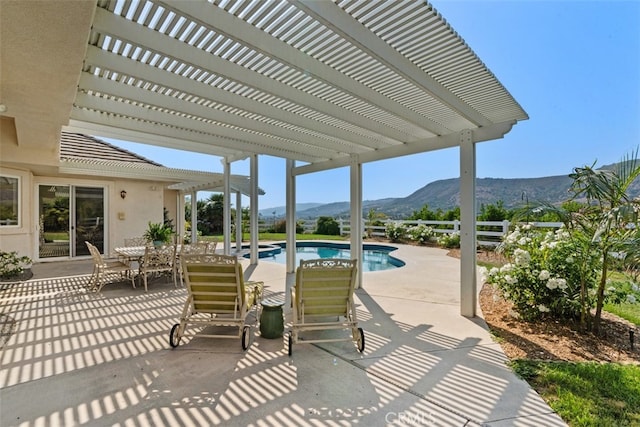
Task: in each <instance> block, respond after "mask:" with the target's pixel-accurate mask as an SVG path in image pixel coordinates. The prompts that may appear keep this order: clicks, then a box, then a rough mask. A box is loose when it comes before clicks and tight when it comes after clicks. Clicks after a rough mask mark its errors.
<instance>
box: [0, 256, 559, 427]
mask: <svg viewBox="0 0 640 427" xmlns="http://www.w3.org/2000/svg"><path fill="white" fill-rule="evenodd" d="M394 246H397V247H398V248H399V249H398V250H397V251H395V252H394V253H393V256H395V257H398V258H400V259H402V260H403V261H405V262H406V265H405V266H404V267H402V268H399V269H394V270H386V271H377V272H371V273H364V275H363V289H359V290H357V291H356V304H357V314H358V318H359V321H360V326H361V327H362V328H363V329H364V331H365V337H366V349H365V351H364V353H363V354H360V353H358V352H357V351H356V349H355V347H354V346H353V344H352V343H350V342H346V343H326V344H297V345H294V347H293V356H291V357H289V356H288V354H287V346H286V343H285V341H286V340H285V339H284V338H283V339H265V338H262V337H260V334H259V331H254V337H253V342H252V345H251V347H250V348H249V350H248V351H246V352H243V351H242V349H241V345H240V340H239V339H234V340H228V339H227V340H225V339H211V338H204V337H197V336H196V337H195V338H193V339H191V340H185V341H186V342H184V343H182V344H181V345H180V346H179V347H177V348H176V349H171V348H170V347H169V345H168V336H169V329H170V328H171V325H172V324H173V323H175V322H176V321H177V320H178V317H179V314H180V311H181V309H182V305H183V303H184V299H185V295H186V292H185V290H184V289H180V288H178V289H176V288H174V286H173V284H172V283H168V282H166V281H164V280H162V279H160V280H159V281H155V282H152V283H151V284H150V286H149V292H148V293H145V292H144V289H143V288H140V287H138V288H136V289H132V288H131V286H130V284H127V283H126V282H123V283H117V284H111V285H107V286H105V287H104V289H103V291H102V293H101V294H94V293H91V292H88V291H86V289H85V288H84V284H85V283H86V280H87V277H88V274H90V272H91V269H92V266H91V263H90V261H67V262H56V263H40V264H35V265H34V266H33V271H34V278H33V279H31V280H30V281H27V282H23V283H20V284H16V285H13V286H8V285H0V286H1V288H0V289H2V291H1V292H0V299H1V300H2V312H1V313H2V315H3V318H4V323H3V330H2V332H3V334H2V350H0V357H1V366H0V425H2V426H39V425H42V426H55V425H61V426H62V425H64V426H69V425H81V424H85V425H91V426H103V425H105V426H106V425H120V426H125V425H126V426H129V425H131V426H147V425H149V426H182V425H202V426H210V425H234V426H235V425H238V426H240V425H242V426H250V425H255V426H286V425H290V426H318V425H345V426H348V425H356V424H357V425H366V426H386V425H438V426H465V427H476V426H542V425H544V426H564V425H566V424H565V423H564V422H563V421H562V420H561V419H560V418H559V417H558V416H557V415H556V414H555V413H554V412H553V411H552V410H551V409H550V408H549V406H548V405H547V404H546V403H545V402H544V401H543V400H542V399H541V398H540V397H539V396H538V395H537V394H536V393H535V391H533V390H532V389H531V388H530V387H529V386H528V384H527V383H526V382H524V381H523V380H521V379H519V378H517V377H516V376H515V375H514V374H513V373H512V371H511V370H510V369H509V368H508V367H507V366H506V365H505V362H506V361H507V358H506V357H505V355H504V353H503V352H502V350H501V348H500V346H499V344H497V343H495V342H494V341H492V339H491V336H490V334H489V332H488V330H487V326H486V324H485V322H484V321H483V319H482V318H481V317H476V318H473V319H469V318H465V317H462V316H460V315H459V287H460V263H459V260H457V259H455V258H451V257H448V256H446V251H445V250H443V249H438V248H425V247H416V246H409V245H394ZM242 263H243V265H244V266H245V278H246V279H247V280H262V281H264V282H265V293H266V296H267V297H271V298H276V299H280V300H281V301H285V295H286V289H287V287H288V286H291V284H292V283H293V280H294V277H293V275H292V274H287V273H286V271H285V267H284V266H283V265H280V264H277V263H273V262H267V261H264V260H260V262H259V264H258V265H257V266H250V265H248V261H247V260H243V261H242ZM478 311H479V310H478ZM285 314H286V320H289V316H290V309H288V304H285Z"/></svg>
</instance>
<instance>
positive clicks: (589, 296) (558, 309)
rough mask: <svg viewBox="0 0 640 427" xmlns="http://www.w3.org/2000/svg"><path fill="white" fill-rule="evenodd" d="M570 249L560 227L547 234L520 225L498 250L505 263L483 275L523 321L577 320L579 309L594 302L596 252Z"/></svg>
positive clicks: (573, 245) (572, 244) (598, 265)
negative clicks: (552, 318) (510, 303)
mask: <svg viewBox="0 0 640 427" xmlns="http://www.w3.org/2000/svg"><path fill="white" fill-rule="evenodd" d="M576 246H577V245H576V243H575V241H574V240H573V239H572V238H571V235H570V234H569V233H568V232H567V231H566V230H565V229H564V228H561V229H558V230H556V231H548V230H544V229H536V228H533V227H532V226H531V225H530V224H525V225H521V226H518V227H516V228H515V230H514V231H512V232H511V233H510V234H508V235H506V236H505V238H504V239H503V242H502V244H501V245H500V246H499V247H498V251H500V252H502V253H503V254H504V255H505V257H506V258H507V260H508V261H509V262H508V263H507V264H505V265H503V266H502V267H500V268H497V267H494V268H492V269H491V270H487V271H484V272H483V275H484V277H485V280H486V282H487V283H490V284H492V285H494V286H495V287H497V288H498V290H499V291H500V293H501V294H502V296H503V297H504V298H505V299H508V300H509V301H511V302H513V304H514V309H515V311H516V312H517V313H518V315H519V316H520V317H521V318H523V319H525V320H536V319H539V318H541V317H545V316H549V317H556V318H572V319H573V318H579V317H580V315H581V311H582V309H583V307H591V306H592V304H593V302H594V299H593V288H594V287H595V286H596V284H597V279H598V271H599V270H600V268H601V263H600V260H599V257H598V253H597V252H596V251H587V252H585V253H582V251H581V250H580V249H579V248H577V247H576ZM577 253H581V255H582V256H584V258H582V257H580V258H578V257H577V256H576V254H577Z"/></svg>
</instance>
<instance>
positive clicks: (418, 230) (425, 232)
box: [407, 224, 434, 245]
mask: <svg viewBox="0 0 640 427" xmlns="http://www.w3.org/2000/svg"><path fill="white" fill-rule="evenodd" d="M407 234H408V235H409V238H410V239H411V240H413V241H414V242H418V243H419V244H421V245H424V244H425V243H426V242H428V241H429V240H430V239H431V237H433V235H434V231H433V228H432V227H429V226H426V225H423V224H418V225H415V226H413V227H410V228H409V229H408V230H407Z"/></svg>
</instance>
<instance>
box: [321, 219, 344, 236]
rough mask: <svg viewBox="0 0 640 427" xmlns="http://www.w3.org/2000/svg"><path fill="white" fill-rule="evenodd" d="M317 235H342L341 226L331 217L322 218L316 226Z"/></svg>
mask: <svg viewBox="0 0 640 427" xmlns="http://www.w3.org/2000/svg"><path fill="white" fill-rule="evenodd" d="M316 234H324V235H326V236H337V235H339V234H340V224H338V221H336V220H335V219H333V218H331V217H330V216H321V217H319V218H318V222H317V225H316Z"/></svg>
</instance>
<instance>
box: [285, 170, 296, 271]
mask: <svg viewBox="0 0 640 427" xmlns="http://www.w3.org/2000/svg"><path fill="white" fill-rule="evenodd" d="M295 163H296V162H295V160H291V159H287V164H286V174H287V177H286V198H287V201H286V210H287V211H286V220H287V273H293V272H294V271H295V270H296V177H295V176H294V174H293V169H294V168H295Z"/></svg>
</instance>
